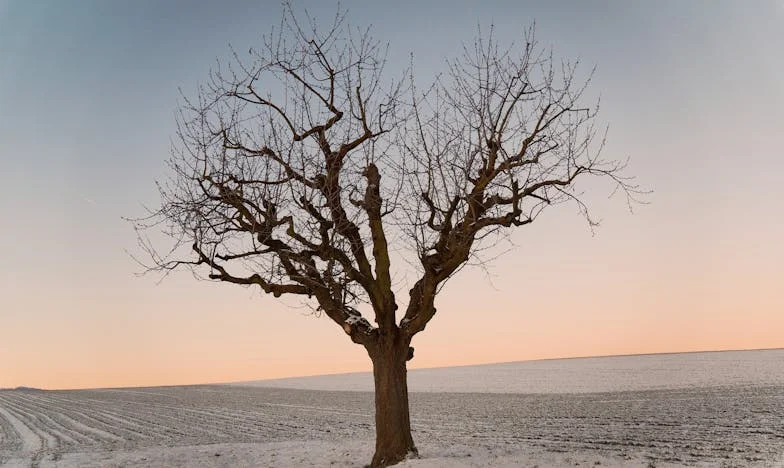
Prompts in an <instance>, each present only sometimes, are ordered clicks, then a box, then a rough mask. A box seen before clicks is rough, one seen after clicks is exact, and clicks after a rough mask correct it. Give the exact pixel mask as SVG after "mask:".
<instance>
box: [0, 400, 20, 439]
mask: <svg viewBox="0 0 784 468" xmlns="http://www.w3.org/2000/svg"><path fill="white" fill-rule="evenodd" d="M2 403H3V401H2V400H0V408H2ZM21 446H22V439H21V437H19V434H18V433H17V432H16V431H15V430H14V427H13V425H12V424H11V421H9V420H8V419H6V418H5V417H4V416H3V415H2V414H0V451H5V450H7V451H15V450H19V448H20V447H21Z"/></svg>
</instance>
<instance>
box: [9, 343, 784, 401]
mask: <svg viewBox="0 0 784 468" xmlns="http://www.w3.org/2000/svg"><path fill="white" fill-rule="evenodd" d="M780 350H784V347H776V348H742V349H708V350H698V351H662V352H651V353H629V354H601V355H593V356H567V357H550V358H538V359H520V360H515V361H495V362H483V363H475V364H457V365H454V366H434V367H418V368H409V369H408V370H409V371H416V370H434V369H451V368H459V367H477V366H492V365H499V364H514V363H520V362H539V361H565V360H571V359H592V358H615V357H632V356H660V355H667V354H699V353H731V352H747V351H749V352H750V351H780ZM370 373H371V371H354V372H336V373H331V374H310V375H297V376H289V377H275V378H267V379H264V378H262V379H253V380H240V381H231V382H225V381H224V382H202V383H184V384H168V385H153V386H150V385H140V386H130V387H127V386H126V387H84V388H38V387H29V386H26V385H17V386H15V387H3V388H0V391H9V390H10V391H13V390H21V389H26V390H38V391H69V390H125V389H138V388H166V387H190V386H199V385H236V384H242V383H250V382H265V381H276V380H287V379H307V378H313V377H329V376H338V375H354V374H370Z"/></svg>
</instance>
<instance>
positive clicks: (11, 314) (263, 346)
mask: <svg viewBox="0 0 784 468" xmlns="http://www.w3.org/2000/svg"><path fill="white" fill-rule="evenodd" d="M329 3H330V2H305V3H300V2H295V4H294V5H295V8H300V7H302V6H306V7H307V8H308V9H309V10H310V12H311V14H312V15H314V16H315V17H316V18H317V19H319V20H321V19H322V18H323V19H324V20H326V19H329V18H331V15H333V14H334V11H335V7H334V5H331V4H329ZM423 3H424V5H423ZM341 5H342V6H343V7H345V8H347V9H348V10H349V18H350V21H351V22H352V23H353V24H356V25H363V26H364V25H372V27H373V31H374V35H375V36H376V37H377V38H379V39H380V40H382V41H384V42H389V44H390V56H389V64H388V67H389V72H390V73H392V74H394V73H395V72H396V71H398V70H399V69H400V68H401V67H402V66H403V65H405V64H406V63H407V61H408V57H409V53H411V52H413V54H414V66H415V72H416V74H417V76H418V77H422V78H423V79H426V78H428V77H432V76H434V75H435V74H437V73H439V72H440V71H443V70H445V66H444V60H445V58H446V57H450V56H453V55H456V54H458V53H459V49H460V47H461V44H462V43H464V42H469V41H471V40H472V39H473V37H474V34H475V32H476V29H477V25H483V26H486V25H489V24H494V27H495V31H496V34H497V37H498V39H499V40H500V41H502V42H504V41H507V42H508V41H512V40H515V39H519V38H520V37H521V35H520V34H521V31H522V29H523V28H524V27H525V26H527V25H529V24H531V22H532V21H534V20H535V21H536V28H537V36H538V39H539V40H540V41H541V42H542V43H543V44H545V45H548V46H552V47H553V50H554V52H555V54H556V56H557V57H563V58H567V59H573V58H577V57H579V58H580V60H581V62H582V63H584V64H588V65H589V66H590V65H591V64H595V65H596V66H597V71H596V74H595V77H594V80H593V82H592V87H591V91H590V93H591V96H594V97H598V96H601V111H600V116H599V119H600V122H601V123H603V124H608V125H609V136H608V144H607V147H606V148H605V156H607V157H612V158H615V159H625V158H626V157H627V156H628V157H631V162H630V166H629V172H630V173H631V174H634V175H635V176H636V177H637V181H638V182H639V183H640V184H642V185H643V186H644V187H646V188H648V189H651V190H653V193H651V194H650V195H648V196H647V197H646V200H647V202H648V203H647V204H645V205H638V206H635V207H634V210H633V211H634V212H633V213H630V212H629V210H628V207H627V206H626V204H625V202H624V201H623V199H622V198H611V199H608V197H607V193H606V191H602V190H596V191H590V192H588V193H586V201H588V203H589V204H590V205H591V207H592V208H593V212H594V215H595V216H596V217H598V218H600V219H601V220H602V224H601V226H600V227H599V228H598V229H597V230H596V231H595V232H594V233H592V232H591V230H590V229H589V228H588V226H587V225H586V223H585V221H584V220H583V219H582V218H581V217H580V216H579V213H578V212H577V210H576V209H575V208H574V207H572V206H568V205H562V206H557V207H553V208H551V209H549V210H548V211H546V212H545V214H543V215H542V217H540V218H539V219H537V221H536V222H535V223H534V224H532V225H529V226H525V227H523V228H521V229H518V230H516V231H515V232H514V234H513V235H512V236H511V240H512V241H513V242H514V245H515V247H514V249H513V250H511V251H510V252H509V253H507V254H505V255H503V256H502V257H501V258H499V259H497V260H496V261H494V262H492V263H491V265H490V267H489V268H488V269H487V271H485V270H482V269H468V270H466V271H463V272H461V273H460V274H459V275H458V276H457V277H455V278H454V279H452V280H451V281H450V282H449V283H448V285H447V286H446V287H445V288H444V290H443V291H442V293H441V295H440V297H439V299H438V300H437V303H436V306H437V308H438V314H437V315H436V317H435V318H434V319H433V321H432V322H430V324H429V325H428V327H427V330H425V331H424V332H423V333H421V334H419V335H418V336H417V337H416V338H415V339H414V343H413V346H414V347H415V348H416V357H415V358H414V360H412V361H411V362H410V363H409V366H410V367H411V368H422V367H436V366H453V365H464V364H478V363H489V362H505V361H517V360H528V359H541V358H560V357H573V356H594V355H611V354H632V353H657V352H681V351H696V350H722V349H750V348H777V347H784V333H782V330H784V288H782V287H781V285H782V278H784V275H782V265H784V245H782V239H784V204H782V200H784V157H782V156H784V150H783V149H782V135H784V80H783V79H782V77H783V76H784V54H782V53H781V51H782V50H784V2H782V1H781V0H754V1H749V2H734V1H707V0H705V1H675V0H670V1H661V2H641V1H620V0H619V1H596V2H581V1H571V2H570V1H563V2H551V1H536V2H534V1H523V0H514V1H495V2H479V1H475V2H469V1H433V2H415V1H400V2H360V1H344V2H342V3H341ZM280 15H281V6H280V4H278V3H276V2H266V1H246V0H233V1H226V2H189V1H188V2H186V1H175V0H172V1H167V2H158V1H153V0H139V1H133V2H131V1H120V0H117V1H100V0H84V1H80V2H61V1H57V0H38V1H35V2H30V1H25V0H0V162H1V163H2V167H1V168H0V245H1V246H2V248H3V252H2V261H0V388H1V387H15V386H22V385H24V386H31V387H41V388H90V387H117V386H147V385H171V384H192V383H211V382H228V381H241V380H252V379H263V378H278V377H286V376H300V375H316V374H326V373H338V372H353V371H366V370H370V368H371V367H370V360H369V359H368V357H367V354H366V353H365V351H364V350H363V349H362V348H361V347H359V346H357V345H355V344H353V343H351V342H350V340H349V339H348V338H347V337H346V335H345V334H344V333H343V332H342V331H341V330H340V329H339V328H337V327H336V326H335V325H334V323H332V322H331V321H330V320H329V319H328V318H326V317H324V316H322V317H320V318H317V317H314V316H312V315H309V313H308V311H307V310H306V309H302V308H299V307H296V306H297V303H296V302H292V301H290V300H289V301H286V300H284V301H280V300H275V299H273V298H271V297H265V296H263V295H262V294H261V293H260V292H259V291H258V290H255V289H246V288H242V287H238V286H235V285H226V284H219V283H209V282H204V281H197V280H195V279H194V278H193V277H192V276H191V275H190V273H188V272H183V273H179V274H175V275H172V276H170V277H168V278H166V279H165V280H163V281H160V278H159V277H157V276H155V275H144V276H140V275H138V273H139V272H140V271H141V270H140V268H139V266H138V265H137V264H136V263H135V262H134V261H133V259H132V258H131V256H130V254H129V253H134V252H137V253H138V250H137V249H136V237H135V233H134V231H133V229H132V226H131V225H130V224H129V223H128V222H126V221H124V220H123V217H134V216H140V215H143V214H144V208H143V206H144V205H147V206H155V203H156V202H157V191H156V188H155V185H154V181H155V180H156V179H161V178H164V177H165V175H166V169H165V165H164V162H165V160H166V158H167V157H168V154H169V148H170V145H171V139H172V137H173V136H174V130H175V127H174V124H175V121H174V116H175V111H176V109H177V102H178V96H179V94H178V89H182V90H183V92H184V93H185V94H186V95H187V94H189V93H190V94H192V91H193V89H194V88H195V87H196V86H197V85H198V84H199V83H200V82H203V81H204V80H205V79H206V77H207V73H208V71H209V69H210V67H211V66H213V65H214V64H215V60H216V59H217V58H220V57H226V56H227V55H228V54H229V52H230V50H229V44H232V45H233V46H234V47H236V48H237V49H239V50H244V49H243V48H248V47H250V46H253V45H255V44H259V41H260V37H261V35H262V34H264V33H266V32H268V31H269V28H270V27H271V26H272V25H274V24H276V23H277V22H278V21H279V19H280ZM406 286H408V285H402V286H401V292H405V291H406V290H407V287H406Z"/></svg>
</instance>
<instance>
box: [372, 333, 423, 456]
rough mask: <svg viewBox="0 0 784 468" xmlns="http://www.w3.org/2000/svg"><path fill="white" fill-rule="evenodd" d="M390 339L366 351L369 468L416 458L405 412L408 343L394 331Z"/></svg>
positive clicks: (406, 410)
mask: <svg viewBox="0 0 784 468" xmlns="http://www.w3.org/2000/svg"><path fill="white" fill-rule="evenodd" d="M390 335H392V336H384V337H382V339H381V340H379V343H378V345H377V346H376V347H375V349H373V350H369V354H370V358H371V360H372V361H373V379H374V381H375V388H376V453H375V454H374V455H373V461H372V462H371V464H370V466H371V467H373V468H376V467H384V466H390V465H394V464H396V463H399V462H401V461H403V459H405V458H406V457H407V456H408V455H409V454H414V455H416V454H417V449H416V446H414V439H413V437H411V419H410V417H409V412H408V383H407V380H406V379H407V376H406V361H407V360H408V359H409V356H410V352H409V347H408V345H409V341H408V340H406V339H404V338H403V337H402V334H401V333H400V332H399V330H398V329H394V330H393V333H391V334H390ZM384 338H386V339H384Z"/></svg>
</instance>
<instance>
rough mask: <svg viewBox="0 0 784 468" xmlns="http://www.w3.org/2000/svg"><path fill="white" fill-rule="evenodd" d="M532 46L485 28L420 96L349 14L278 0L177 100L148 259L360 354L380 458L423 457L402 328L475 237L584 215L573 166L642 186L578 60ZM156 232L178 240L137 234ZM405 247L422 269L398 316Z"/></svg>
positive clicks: (408, 335)
mask: <svg viewBox="0 0 784 468" xmlns="http://www.w3.org/2000/svg"><path fill="white" fill-rule="evenodd" d="M523 40H524V41H525V43H524V44H516V45H510V46H509V47H506V48H501V47H500V45H499V44H498V43H497V41H496V40H494V39H493V35H492V31H491V32H490V34H488V35H485V36H484V37H483V36H482V34H479V38H478V39H476V41H475V42H474V43H473V44H470V45H467V46H465V47H464V51H463V54H462V55H461V56H459V57H457V58H456V59H454V60H452V61H449V62H448V63H447V65H448V73H445V74H444V75H443V76H441V77H439V78H438V79H437V80H436V81H435V83H434V84H433V85H432V86H430V87H428V88H427V89H426V90H424V91H423V92H420V91H418V90H417V89H416V87H415V84H414V83H415V82H414V79H413V77H412V76H411V74H409V73H403V74H401V79H399V80H391V81H385V80H384V76H383V70H384V64H385V56H386V48H385V47H384V46H383V45H382V44H380V43H379V42H378V41H377V40H375V39H374V38H373V37H372V36H371V35H370V34H369V31H368V30H359V29H356V28H351V27H349V26H348V25H347V24H346V20H345V13H343V12H339V13H338V14H337V15H336V16H335V17H334V19H333V21H332V22H331V24H330V25H329V27H327V28H326V29H323V30H322V29H320V28H319V27H318V25H317V24H316V22H315V21H314V20H312V19H311V18H310V17H308V16H307V14H305V15H301V16H297V15H295V14H293V12H292V11H291V9H290V8H288V7H287V8H286V11H285V14H284V17H283V19H282V21H281V23H280V27H279V28H277V29H276V30H275V31H273V32H272V33H271V34H269V35H267V36H265V37H264V41H263V45H262V47H260V48H258V49H251V50H249V51H248V53H247V54H245V53H244V52H243V53H242V54H240V53H237V52H235V53H234V60H233V61H232V62H231V63H230V64H228V65H225V64H219V65H218V67H217V68H216V69H215V70H213V72H212V73H211V75H210V79H209V80H208V82H207V83H206V84H204V85H203V86H202V87H200V89H199V92H198V95H197V96H196V97H195V98H193V99H188V98H185V100H184V104H183V105H182V107H181V112H180V115H179V119H178V133H177V141H176V144H175V147H174V149H173V151H172V155H171V158H170V159H169V164H170V169H171V172H170V177H169V178H168V180H167V181H166V182H164V183H160V184H159V190H160V195H161V205H160V208H159V209H157V210H155V211H153V212H151V213H150V216H149V217H147V218H144V219H140V220H136V227H137V229H139V230H140V232H141V234H140V239H141V240H142V245H143V247H144V248H145V250H146V254H148V255H149V259H150V260H151V262H148V266H149V267H150V269H152V270H157V271H163V272H168V271H171V270H174V269H178V268H182V267H185V268H190V269H192V270H193V271H194V272H195V273H197V274H204V273H206V277H207V278H209V279H211V280H217V281H226V282H230V283H236V284H240V285H257V286H258V287H260V288H261V290H263V291H264V292H265V293H271V294H273V295H274V296H275V297H279V296H282V295H298V296H301V297H302V298H303V300H304V301H305V302H306V303H309V304H312V306H313V307H314V309H315V310H317V311H319V312H323V313H324V314H326V315H327V316H328V317H329V318H330V319H331V320H332V321H334V322H335V323H336V324H337V325H338V326H339V327H340V328H341V329H342V330H343V331H344V332H345V333H346V334H347V335H348V336H349V337H350V339H351V340H352V341H353V342H355V343H358V344H360V345H362V346H363V347H364V348H365V349H366V350H367V352H368V354H369V356H370V359H371V360H372V363H373V375H374V380H375V389H376V397H375V401H376V452H375V455H374V457H373V460H372V466H387V465H391V464H395V463H397V462H399V461H401V460H402V459H403V458H405V457H406V456H407V455H408V454H410V453H416V447H415V445H414V441H413V439H412V436H411V427H410V419H409V409H408V390H407V383H406V362H407V361H408V360H410V359H411V358H412V357H413V348H412V347H411V341H412V338H413V337H414V336H415V335H416V334H417V333H419V332H421V331H422V330H424V328H425V326H426V325H427V323H428V322H429V321H430V320H431V319H432V318H433V315H434V314H435V312H436V307H435V299H436V295H437V293H438V291H439V289H440V288H441V287H442V286H443V285H444V283H445V282H446V281H447V280H448V279H449V278H450V277H451V276H452V275H453V274H454V273H455V272H456V271H458V270H459V269H460V268H461V267H462V266H464V265H466V264H467V262H469V259H470V258H471V257H472V256H474V255H477V254H481V252H482V247H483V244H482V240H483V239H485V238H487V237H488V236H490V235H493V234H496V235H497V234H500V235H503V234H505V233H508V232H509V231H510V229H507V228H513V227H518V226H523V225H526V224H529V223H531V222H533V221H534V220H535V219H536V217H537V216H538V215H539V214H540V213H541V212H542V210H543V209H544V208H545V207H547V206H550V205H554V204H558V203H561V202H567V201H572V202H574V203H576V204H577V206H578V207H579V208H580V209H581V210H582V212H583V213H584V215H585V216H586V218H587V219H589V222H592V221H590V218H589V217H588V211H587V207H586V205H585V203H584V199H583V198H581V192H580V191H579V190H578V188H577V182H578V180H582V179H583V177H584V176H589V175H592V176H600V177H602V178H604V179H606V180H608V181H610V182H611V184H612V185H613V186H614V187H615V188H616V189H619V190H620V191H621V192H623V193H625V194H626V196H627V197H628V198H629V199H630V200H632V199H633V195H634V194H635V193H636V186H634V185H632V184H631V183H630V180H629V179H626V178H624V176H623V174H622V169H623V164H622V163H618V162H614V161H606V160H603V159H601V156H600V151H601V147H602V145H603V140H602V141H595V134H596V132H595V129H594V122H595V117H596V113H597V110H598V108H597V107H584V106H582V105H581V104H580V103H579V101H580V99H581V95H582V94H583V91H584V90H585V87H586V85H587V82H581V83H576V82H575V80H576V78H575V76H576V66H575V65H574V64H570V63H561V62H556V61H554V60H553V57H552V55H551V54H550V53H548V52H547V51H544V50H543V49H542V48H541V47H539V46H537V44H536V42H535V40H534V34H533V28H531V29H529V30H527V31H526V33H525V34H524V37H523ZM151 228H155V229H160V228H162V229H163V231H164V232H166V233H167V234H168V235H169V236H171V238H172V239H173V240H174V242H173V247H172V248H171V249H170V250H169V249H166V250H163V251H162V250H161V249H160V248H161V246H160V245H159V244H158V243H151V242H149V241H147V240H146V239H147V237H146V236H145V235H144V234H143V231H144V230H149V229H151ZM485 245H486V244H485ZM396 251H399V252H400V251H402V252H407V254H403V257H402V258H409V260H410V261H413V263H415V269H416V274H417V275H418V276H417V277H418V279H417V280H416V281H415V282H414V283H413V287H411V289H410V291H409V293H408V298H407V306H405V310H404V311H403V312H402V314H398V312H397V311H398V303H397V301H396V297H395V290H396V288H395V287H394V285H393V279H392V277H393V273H392V272H393V269H392V258H391V255H390V252H396ZM162 252H163V253H162ZM405 255H408V257H405ZM478 258H479V259H482V256H481V255H479V256H478ZM360 308H361V309H363V310H366V311H368V312H366V315H369V317H368V318H371V316H372V320H373V322H374V323H371V322H370V321H369V320H368V319H367V318H366V317H364V316H363V314H362V313H360V311H359V309H360Z"/></svg>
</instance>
